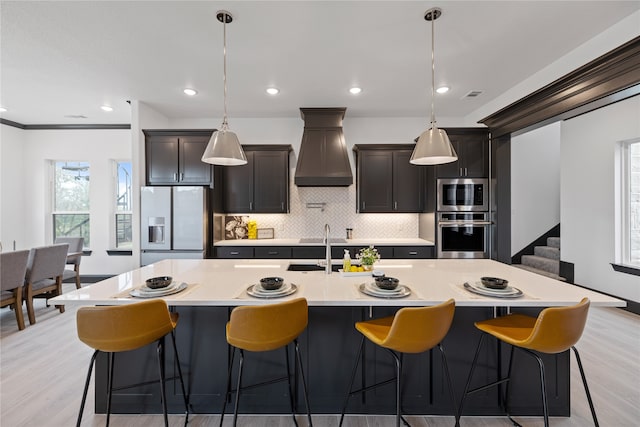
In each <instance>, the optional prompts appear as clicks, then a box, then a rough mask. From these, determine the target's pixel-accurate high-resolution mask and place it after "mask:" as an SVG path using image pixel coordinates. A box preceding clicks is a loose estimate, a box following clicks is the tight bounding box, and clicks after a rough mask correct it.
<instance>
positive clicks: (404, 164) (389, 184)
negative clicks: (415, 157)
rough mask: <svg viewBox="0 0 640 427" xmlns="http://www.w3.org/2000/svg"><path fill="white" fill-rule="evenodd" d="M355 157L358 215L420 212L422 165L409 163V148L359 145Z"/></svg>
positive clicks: (409, 146)
mask: <svg viewBox="0 0 640 427" xmlns="http://www.w3.org/2000/svg"><path fill="white" fill-rule="evenodd" d="M354 151H355V153H356V158H357V161H356V163H357V182H356V184H357V193H358V212H360V213H373V212H378V213H381V212H398V213H400V212H422V211H423V209H424V200H425V194H424V166H416V165H412V164H410V163H409V159H410V158H411V153H412V152H413V145H406V144H364V145H363V144H359V145H356V146H354Z"/></svg>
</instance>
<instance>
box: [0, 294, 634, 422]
mask: <svg viewBox="0 0 640 427" xmlns="http://www.w3.org/2000/svg"><path fill="white" fill-rule="evenodd" d="M64 286H65V292H67V291H70V290H72V289H73V284H65V285H64ZM75 311H76V310H75V309H73V308H68V309H67V311H66V312H65V313H64V314H60V313H59V312H58V310H55V309H54V308H53V307H50V308H46V307H45V305H44V301H36V319H37V323H36V324H35V325H33V326H27V328H26V329H25V330H23V331H18V328H17V326H16V322H15V316H14V314H13V312H11V311H10V310H9V309H8V308H4V309H2V310H1V312H0V326H1V327H0V425H1V426H2V427H18V426H20V427H21V426H44V427H64V426H73V425H75V419H76V417H77V413H78V409H79V405H80V399H81V397H82V387H83V384H84V378H85V375H86V370H87V367H88V363H89V358H90V357H91V353H92V350H91V349H89V348H88V347H86V346H85V345H84V344H82V343H81V342H80V341H79V340H78V338H77V336H76V326H75ZM27 323H28V322H27ZM577 347H578V350H579V351H580V354H581V356H582V361H583V364H584V367H585V370H586V374H587V380H588V381H589V386H590V388H591V394H592V396H593V400H594V402H595V406H596V411H597V413H598V418H599V421H600V425H601V426H603V427H606V426H615V427H634V426H638V425H640V424H639V423H640V421H639V420H640V316H636V315H634V314H631V313H628V312H625V311H622V310H619V309H613V308H591V310H590V312H589V320H588V322H587V327H586V329H585V332H584V335H583V337H582V339H581V340H580V342H579V343H578V346H577ZM536 386H537V385H536ZM92 387H93V386H92ZM92 387H91V388H90V391H89V397H88V399H87V406H86V408H85V414H84V418H83V426H103V425H104V422H105V417H104V416H103V415H96V414H94V413H93V398H92V393H93V390H92ZM571 407H572V410H571V412H572V415H571V417H569V418H560V417H558V418H552V420H551V425H552V426H561V427H583V426H590V425H592V421H591V414H590V412H589V407H588V405H587V402H586V397H585V394H584V389H583V388H582V382H581V381H580V376H579V372H578V369H577V367H576V366H575V359H573V356H572V372H571ZM408 418H409V422H410V423H411V424H412V425H413V426H415V427H440V426H451V425H453V417H408ZM298 419H299V421H300V425H301V426H304V425H306V419H305V418H304V417H302V416H300V417H298ZM313 420H314V425H316V426H318V427H329V426H337V425H338V417H337V416H327V415H317V416H314V417H313ZM517 421H518V422H519V423H520V424H522V425H523V426H527V427H529V426H531V427H538V426H542V425H543V422H542V418H524V417H519V418H517ZM170 422H171V425H172V426H181V425H183V424H184V417H183V416H177V415H172V416H170ZM218 422H219V416H217V415H192V416H191V417H190V422H189V425H190V426H217V425H218ZM238 424H239V425H240V426H265V427H266V426H269V427H271V426H272V427H279V426H283V427H284V426H291V425H293V422H292V420H291V416H290V415H289V416H243V417H240V422H239V423H238ZM393 424H394V419H393V417H387V416H349V417H347V419H346V422H345V423H344V425H345V426H346V427H385V426H392V425H393ZM111 425H113V426H116V427H117V426H126V427H133V426H140V427H142V426H145V427H146V426H152V425H157V426H161V425H163V422H162V416H159V415H112V417H111ZM230 425H231V417H228V416H227V417H225V426H230ZM461 425H462V426H463V427H481V426H482V427H494V426H495V427H500V426H505V427H506V426H510V425H511V423H510V422H509V421H508V419H506V418H504V417H496V418H475V417H474V418H471V417H463V418H462V421H461Z"/></svg>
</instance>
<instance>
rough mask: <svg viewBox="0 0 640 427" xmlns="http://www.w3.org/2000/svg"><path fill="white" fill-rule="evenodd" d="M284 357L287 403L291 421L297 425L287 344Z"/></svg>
mask: <svg viewBox="0 0 640 427" xmlns="http://www.w3.org/2000/svg"><path fill="white" fill-rule="evenodd" d="M283 348H284V357H285V360H286V362H287V387H288V388H289V403H290V404H291V415H292V416H293V423H294V424H295V425H296V427H298V421H297V420H296V408H295V403H294V401H293V394H294V391H293V387H292V386H291V367H290V366H289V346H288V345H285V346H284V347H283Z"/></svg>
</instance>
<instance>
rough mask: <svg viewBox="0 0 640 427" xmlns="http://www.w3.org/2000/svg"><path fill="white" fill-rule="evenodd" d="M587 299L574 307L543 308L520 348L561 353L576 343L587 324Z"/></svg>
mask: <svg viewBox="0 0 640 427" xmlns="http://www.w3.org/2000/svg"><path fill="white" fill-rule="evenodd" d="M589 303H590V302H589V299H588V298H583V299H582V301H580V302H579V303H578V304H576V305H572V306H568V307H549V308H545V309H544V310H542V311H541V312H540V314H539V315H538V319H537V320H536V324H535V326H534V327H533V330H532V331H531V335H530V336H529V338H527V339H526V340H525V341H524V342H523V343H522V344H520V346H521V347H524V348H528V349H531V350H537V351H540V352H542V353H562V352H563V351H566V350H569V349H570V348H571V347H573V345H574V344H575V343H577V342H578V340H579V339H580V337H581V336H582V332H583V331H584V326H585V324H586V323H587V314H588V312H589Z"/></svg>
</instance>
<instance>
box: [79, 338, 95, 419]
mask: <svg viewBox="0 0 640 427" xmlns="http://www.w3.org/2000/svg"><path fill="white" fill-rule="evenodd" d="M99 351H100V350H96V351H94V352H93V356H91V362H89V372H88V373H87V380H86V381H85V382H84V392H83V393H82V402H81V403H80V413H79V414H78V421H77V422H76V427H80V423H81V422H82V413H83V412H84V404H85V402H86V401H87V392H88V391H89V383H90V382H91V373H92V372H93V365H94V364H95V362H96V356H97V355H98V352H99Z"/></svg>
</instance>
